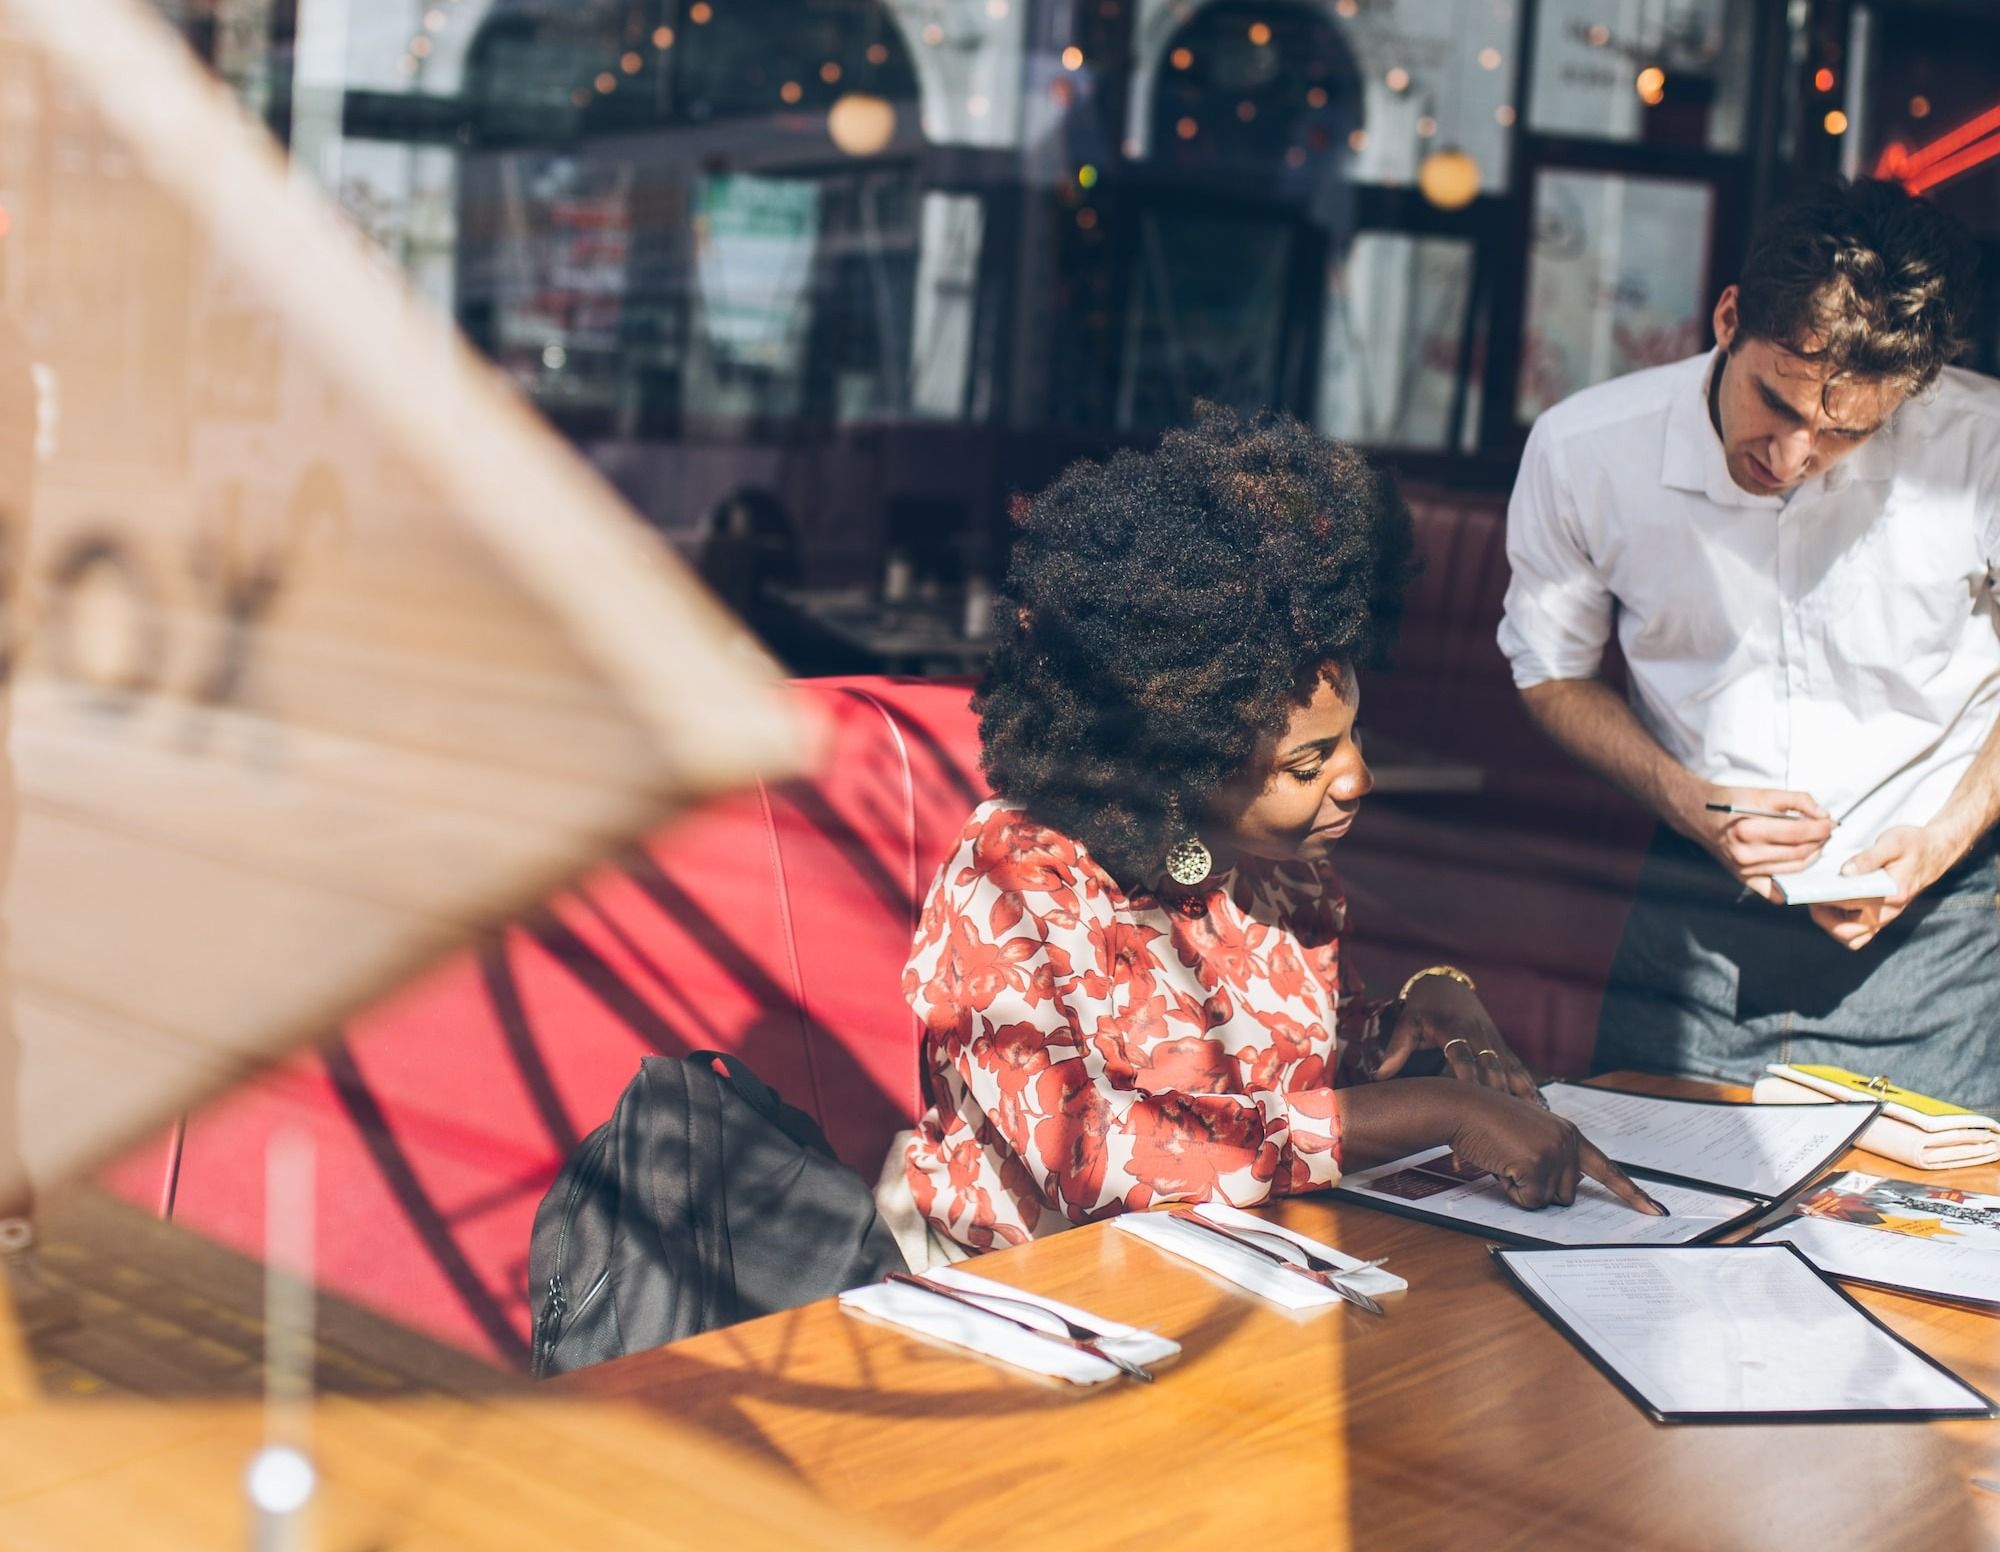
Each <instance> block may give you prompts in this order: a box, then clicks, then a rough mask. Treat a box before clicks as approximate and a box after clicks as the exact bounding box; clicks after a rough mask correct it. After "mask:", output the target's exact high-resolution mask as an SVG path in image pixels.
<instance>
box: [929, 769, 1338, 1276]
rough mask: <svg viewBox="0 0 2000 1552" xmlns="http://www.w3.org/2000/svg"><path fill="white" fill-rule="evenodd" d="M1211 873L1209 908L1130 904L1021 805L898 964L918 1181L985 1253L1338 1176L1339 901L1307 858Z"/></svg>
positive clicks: (944, 879)
mask: <svg viewBox="0 0 2000 1552" xmlns="http://www.w3.org/2000/svg"><path fill="white" fill-rule="evenodd" d="M1212 883H1213V886H1214V887H1213V888H1212V889H1211V890H1210V891H1209V893H1208V894H1207V895H1205V896H1204V897H1203V898H1202V900H1201V901H1200V902H1198V904H1197V906H1196V907H1195V908H1194V909H1193V910H1192V911H1191V912H1189V911H1182V910H1174V911H1169V910H1167V909H1165V908H1164V907H1163V906H1162V905H1161V904H1160V903H1159V902H1157V901H1155V900H1152V899H1151V898H1150V897H1144V896H1141V897H1136V898H1133V899H1128V898H1127V897H1126V896H1125V895H1124V894H1123V893H1122V892H1121V891H1120V890H1119V888H1118V885H1117V884H1116V882H1115V881H1114V880H1112V878H1111V877H1110V876H1109V875H1108V874H1106V873H1105V872H1104V871H1103V869H1102V868H1100V867H1098V866H1097V864H1096V863H1095V862H1093V861H1092V860H1091V858H1090V857H1089V856H1088V854H1087V853H1085V852H1084V851H1083V849H1082V848H1081V847H1079V846H1078V845H1077V844H1076V843H1075V842H1074V841H1072V840H1070V839H1069V838H1068V837H1066V836H1064V835H1062V834H1061V833H1059V832H1057V831H1055V830H1052V829H1050V828H1048V827H1047V826H1045V825H1042V824H1039V823H1037V822H1036V821H1034V820H1033V819H1030V818H1029V817H1028V816H1027V815H1026V814H1024V813H1023V812H1022V811H1021V810H1019V809H1018V808H1016V807H1014V806H1012V805H1010V804H1007V803H1004V802H998V801H996V802H989V803H986V804H983V805H981V807H980V808H979V809H977V810H976V811H975V812H974V814H973V816H972V819H971V820H970V822H969V823H968V824H967V826H966V829H965V832H964V834H963V835H962V836H961V838H960V843H959V846H958V849H957V851H956V852H955V853H954V855H953V856H952V858H951V859H950V860H949V861H948V862H947V863H946V864H945V866H944V869H943V871H942V872H941V873H940V874H939V876H938V879H937V882H936V883H935V884H934V885H933V886H932V889H931V893H930V896H929V898H928V900H927V902H926V904H925V908H924V913H923V917H922V920H921V923H920V925H919V928H918V932H917V937H916V943H915V946H914V948H913V951H912V954H911V959H910V963H909V966H908V968H907V969H906V970H905V972H904V991H905V994H906V996H907V997H908V998H909V1000H910V1003H911V1005H912V1006H913V1007H914V1008H915V1009H916V1010H917V1013H918V1015H919V1016H920V1017H921V1018H922V1020H923V1022H924V1026H925V1031H926V1034H925V1040H924V1053H923V1080H924V1085H925V1097H926V1099H927V1100H928V1102H929V1105H930V1109H929V1111H928V1113H927V1114H926V1115H925V1116H924V1118H923V1120H922V1122H921V1123H920V1124H919V1126H918V1128H917V1131H916V1135H915V1136H914V1137H913V1139H912V1141H911V1144H910V1151H909V1155H908V1168H909V1175H910V1183H911V1187H912V1190H913V1192H914V1194H915V1196H916V1200H917V1205H918V1207H919V1208H920V1210H922V1212H923V1213H924V1215H925V1216H926V1217H927V1218H928V1219H929V1220H930V1222H931V1223H932V1224H933V1225H935V1226H936V1227H937V1228H938V1230H939V1231H940V1232H942V1233H944V1234H946V1235H948V1236H949V1237H950V1238H952V1239H954V1240H956V1241H957V1242H958V1243H960V1244H962V1245H964V1246H966V1247H968V1248H969V1249H973V1250H985V1249H990V1248H992V1247H994V1246H996V1245H1002V1244H1011V1243H1017V1242H1019V1241H1022V1240H1025V1239H1029V1238H1032V1237H1034V1236H1036V1235H1039V1234H1046V1233H1050V1232H1052V1231H1054V1230H1056V1229H1059V1228H1064V1227H1067V1226H1068V1225H1070V1224H1072V1223H1083V1222H1087V1221H1090V1220H1092V1219H1095V1218H1101V1217H1105V1216H1107V1215H1109V1214H1112V1213H1116V1212H1121V1211H1125V1210H1127V1209H1133V1208H1140V1207H1145V1206H1148V1205H1150V1204H1152V1203H1154V1202H1159V1201H1202V1200H1209V1199H1220V1200H1223V1201H1228V1202H1232V1203H1235V1204H1237V1205H1239V1206H1243V1205H1248V1204H1251V1203H1254V1202H1259V1201H1262V1200H1264V1199H1265V1198H1267V1197H1270V1196H1273V1195H1278V1194H1282V1193H1285V1192H1291V1191H1299V1190H1304V1189H1308V1188H1311V1187H1315V1186H1324V1185H1330V1184H1332V1183H1333V1182H1334V1181H1336V1180H1337V1179H1338V1178H1339V1175H1340V1165H1339V1141H1340V1139H1339V1132H1338V1122H1337V1113H1336V1111H1335V1108H1334V1095H1333V1085H1334V1082H1335V1081H1336V1080H1335V1068H1336V1054H1337V1052H1338V1049H1339V1042H1338V1040H1337V1038H1336V1033H1335V1030H1336V1018H1337V1016H1338V1013H1339V1011H1340V1010H1341V1007H1342V999H1341V989H1342V978H1341V977H1342V971H1341V966H1340V962H1339V932H1340V928H1341V926H1342V924H1343V918H1344V914H1345V902H1344V901H1343V900H1342V899H1341V897H1340V894H1339V891H1338V887H1337V886H1336V885H1335V884H1334V882H1333V879H1332V876H1331V875H1330V874H1329V873H1326V872H1325V871H1323V870H1319V869H1313V868H1309V867H1306V866H1305V865H1303V864H1288V865H1265V866H1262V867H1261V868H1257V869H1255V870H1254V871H1253V869H1252V868H1251V867H1250V866H1245V867H1244V868H1241V869H1238V870H1236V871H1235V872H1232V873H1230V874H1225V875H1222V876H1220V877H1219V878H1218V879H1216V880H1213V881H1212ZM1357 1006H1358V1007H1359V1008H1360V1011H1359V1014H1358V1015H1356V1014H1350V1015H1348V1017H1346V1018H1343V1019H1341V1020H1340V1023H1341V1027H1342V1029H1343V1030H1346V1029H1347V1028H1348V1027H1349V1026H1350V1025H1351V1027H1352V1029H1353V1035H1354V1037H1355V1038H1356V1039H1357V1041H1358V1042H1359V1044H1360V1045H1361V1046H1363V1047H1365V1046H1366V1044H1367V1042H1368V1040H1369V1038H1371V1033H1372V1022H1371V1021H1370V1017H1369V1016H1370V1014H1371V1013H1372V1010H1371V1009H1368V1008H1367V1007H1365V1006H1363V1005H1359V1004H1357ZM1364 1065H1366V1064H1365V1063H1364ZM1346 1076H1347V1074H1346V1073H1345V1072H1343V1073H1342V1074H1341V1078H1342V1079H1343V1080H1344V1079H1345V1078H1346Z"/></svg>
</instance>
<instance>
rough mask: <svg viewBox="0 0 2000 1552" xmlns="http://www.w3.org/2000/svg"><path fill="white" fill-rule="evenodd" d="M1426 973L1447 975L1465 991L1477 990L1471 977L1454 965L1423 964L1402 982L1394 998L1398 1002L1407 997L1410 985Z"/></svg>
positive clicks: (1413, 984) (1414, 983)
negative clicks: (1400, 988) (1401, 987)
mask: <svg viewBox="0 0 2000 1552" xmlns="http://www.w3.org/2000/svg"><path fill="white" fill-rule="evenodd" d="M1427 975H1448V976H1450V977H1451V978H1452V979H1453V980H1454V981H1456V982H1458V984H1459V985H1460V986H1463V987H1464V988H1465V989H1466V990H1467V991H1476V990H1478V988H1477V987H1475V986H1474V985H1473V984H1472V977H1471V976H1469V975H1467V974H1466V973H1465V972H1464V971H1463V970H1461V969H1459V968H1458V967H1457V966H1456V965H1425V966H1424V967H1423V969H1421V970H1419V971H1418V972H1417V973H1416V974H1415V975H1413V976H1411V977H1410V978H1409V979H1408V980H1407V981H1405V982H1404V983H1403V989H1402V990H1401V991H1399V992H1398V993H1396V1000H1397V1001H1398V1002H1402V1001H1404V1000H1405V999H1407V998H1408V997H1409V995H1410V988H1411V987H1412V986H1415V985H1416V984H1417V982H1419V981H1421V980H1422V979H1423V978H1424V977H1425V976H1427Z"/></svg>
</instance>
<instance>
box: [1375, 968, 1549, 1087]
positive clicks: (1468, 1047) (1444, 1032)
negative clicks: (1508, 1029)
mask: <svg viewBox="0 0 2000 1552" xmlns="http://www.w3.org/2000/svg"><path fill="white" fill-rule="evenodd" d="M1426 1048H1428V1049H1432V1050H1437V1051H1442V1052H1443V1053H1444V1059H1445V1062H1446V1065H1448V1066H1449V1067H1450V1068H1451V1075H1452V1076H1453V1077H1454V1078H1457V1079H1458V1080H1459V1081H1460V1082H1461V1083H1477V1084H1481V1085H1483V1086H1485V1087H1486V1088H1489V1089H1498V1090H1499V1091H1500V1092H1501V1093H1503V1094H1513V1095H1517V1096H1518V1097H1520V1098H1521V1099H1525V1100H1528V1101H1530V1102H1531V1103H1533V1104H1537V1105H1539V1104H1541V1103H1542V1094H1541V1090H1540V1089H1539V1088H1538V1087H1536V1085H1535V1080H1534V1078H1533V1076H1532V1075H1531V1074H1530V1073H1529V1072H1528V1069H1527V1068H1526V1067H1525V1066H1524V1065H1522V1062H1521V1058H1520V1057H1518V1056H1516V1055H1515V1054H1514V1053H1513V1051H1512V1050H1511V1049H1509V1047H1508V1045H1507V1042H1506V1040H1505V1039H1503V1038H1502V1037H1501V1034H1500V1030H1499V1028H1498V1027H1497V1026H1496V1025H1495V1024H1494V1022H1493V1019H1492V1017H1491V1015H1489V1014H1488V1013H1487V1011H1486V1007H1485V1004H1483V1003H1482V1002H1480V1000H1479V999H1478V997H1476V996H1475V995H1473V991H1472V988H1471V987H1469V986H1465V985H1462V984H1461V983H1459V982H1457V981H1454V980H1453V979H1452V978H1451V977H1450V976H1448V975H1427V976H1424V977H1422V978H1421V979H1419V980H1418V981H1417V983H1416V984H1415V985H1414V986H1412V987H1411V988H1410V995H1409V996H1408V997H1407V998H1405V999H1404V1001H1403V1005H1402V1006H1401V1007H1400V1008H1399V1009H1397V1010H1396V1022H1395V1024H1394V1025H1393V1026H1392V1027H1391V1029H1390V1032H1389V1044H1388V1046H1387V1047H1386V1048H1385V1049H1384V1050H1383V1052H1382V1060H1381V1063H1380V1064H1379V1065H1378V1066H1377V1067H1376V1069H1375V1076H1376V1077H1377V1078H1393V1077H1395V1076H1396V1074H1397V1073H1399V1072H1401V1071H1402V1070H1403V1067H1404V1065H1405V1064H1406V1063H1407V1062H1408V1061H1409V1059H1410V1058H1411V1057H1412V1056H1414V1055H1415V1054H1416V1053H1417V1052H1418V1051H1420V1050H1423V1049H1426Z"/></svg>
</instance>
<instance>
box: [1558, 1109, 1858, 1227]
mask: <svg viewBox="0 0 2000 1552" xmlns="http://www.w3.org/2000/svg"><path fill="white" fill-rule="evenodd" d="M1542 1097H1543V1098H1544V1099H1546V1100H1547V1101H1548V1102H1549V1109H1551V1110H1553V1111H1554V1112H1555V1113H1556V1114H1557V1115H1559V1116H1564V1117H1566V1118H1568V1119H1569V1120H1571V1121H1574V1122H1575V1123H1576V1125H1577V1127H1578V1129H1579V1130H1581V1131H1582V1133H1583V1135H1584V1136H1586V1137H1588V1138H1589V1139H1590V1140H1591V1141H1592V1142H1594V1143H1596V1144H1597V1146H1598V1147H1600V1148H1602V1149H1603V1150H1604V1152H1605V1153H1606V1155H1607V1156H1609V1157H1610V1158H1613V1159H1616V1160H1617V1161H1618V1162H1619V1163H1620V1164H1623V1165H1624V1166H1626V1168H1628V1169H1642V1170H1650V1171H1653V1172H1655V1173H1658V1174H1663V1175H1673V1176H1676V1177H1678V1178H1680V1179H1683V1180H1692V1181H1699V1182H1700V1183H1702V1184H1704V1185H1709V1186H1717V1187H1720V1188H1721V1189H1723V1190H1725V1191H1741V1192H1745V1193H1747V1194H1748V1195H1751V1196H1761V1197H1766V1198H1771V1197H1779V1196H1783V1195H1784V1194H1785V1193H1786V1192H1788V1191H1790V1190H1793V1189H1794V1188H1795V1187H1797V1186H1799V1185H1800V1184H1802V1183H1803V1182H1804V1181H1806V1180H1807V1179H1809V1178H1810V1177H1811V1176H1812V1175H1813V1173H1814V1172H1815V1171H1817V1170H1820V1169H1823V1168H1825V1167H1826V1165H1828V1164H1830V1163H1832V1162H1833V1160H1834V1159H1835V1158H1837V1157H1838V1156H1839V1155H1840V1154H1841V1153H1842V1152H1844V1151H1845V1150H1846V1149H1847V1148H1848V1147H1849V1146H1850V1145H1851V1144H1852V1143H1853V1141H1854V1139H1855V1137H1856V1136H1858V1135H1859V1134H1860V1132H1861V1129H1862V1128H1863V1127H1865V1126H1866V1125H1867V1124H1868V1123H1869V1121H1870V1120H1872V1119H1873V1118H1874V1116H1875V1113H1876V1111H1877V1110H1878V1109H1879V1108H1880V1107H1879V1106H1877V1105H1875V1104H1874V1103H1873V1102H1872V1101H1866V1100H1863V1101H1856V1102H1852V1103H1846V1102H1835V1103H1832V1104H1826V1105H1732V1104H1717V1103H1715V1102H1713V1101H1707V1100H1690V1099H1662V1098H1659V1097H1657V1096H1655V1095H1651V1094H1625V1093H1621V1092H1619V1091H1618V1090H1616V1089H1597V1088H1586V1087H1584V1086H1583V1085H1581V1084H1576V1083H1545V1084H1543V1085H1542ZM1655 1194H1656V1195H1657V1194H1658V1193H1655ZM1669 1205H1671V1204H1669Z"/></svg>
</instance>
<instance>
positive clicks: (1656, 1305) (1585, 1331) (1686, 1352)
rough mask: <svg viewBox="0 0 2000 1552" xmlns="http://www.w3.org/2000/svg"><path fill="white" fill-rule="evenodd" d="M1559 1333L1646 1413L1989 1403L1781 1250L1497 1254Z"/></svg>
mask: <svg viewBox="0 0 2000 1552" xmlns="http://www.w3.org/2000/svg"><path fill="white" fill-rule="evenodd" d="M1495 1256H1496V1258H1497V1259H1498V1260H1499V1261H1500V1262H1501V1263H1502V1264H1503V1265H1504V1266H1505V1267H1506V1269H1507V1271H1508V1272H1509V1273H1511V1274H1512V1275H1513V1277H1514V1278H1515V1279H1516V1280H1517V1281H1518V1282H1519V1283H1520V1285H1521V1287H1522V1288H1523V1289H1524V1290H1525V1291H1526V1292H1527V1293H1528V1295H1529V1296H1530V1298H1532V1299H1533V1300H1534V1301H1535V1302H1536V1303H1537V1304H1538V1305H1539V1306H1540V1307H1541V1308H1542V1310H1543V1312H1544V1313H1545V1314H1547V1315H1548V1316H1549V1317H1550V1318H1551V1319H1553V1320H1554V1321H1555V1322H1556V1324H1557V1325H1559V1326H1561V1327H1563V1328H1564V1329H1566V1330H1567V1331H1568V1333H1569V1334H1570V1335H1571V1336H1572V1337H1573V1338H1574V1339H1575V1340H1576V1342H1577V1343H1578V1345H1580V1346H1581V1347H1582V1348H1583V1349H1584V1350H1585V1351H1586V1352H1588V1353H1589V1354H1590V1355H1591V1356H1592V1357H1593V1358H1595V1359H1596V1360H1597V1362H1598V1363H1599V1364H1600V1365H1601V1366H1602V1367H1604V1368H1605V1369H1606V1370H1608V1371H1609V1372H1610V1373H1611V1374H1612V1375H1613V1376H1615V1377H1616V1378H1617V1380H1618V1381H1619V1382H1620V1383H1621V1384H1622V1385H1624V1386H1625V1387H1626V1388H1627V1389H1628V1390H1630V1391H1631V1392H1632V1393H1633V1394H1635V1395H1636V1396H1638V1397H1639V1399H1640V1401H1641V1403H1642V1404H1643V1405H1644V1406H1646V1407H1647V1408H1648V1409H1649V1410H1650V1411H1652V1412H1653V1413H1654V1415H1656V1416H1658V1417H1660V1418H1661V1419H1663V1420H1666V1421H1673V1420H1676V1419H1693V1418H1715V1417H1725V1416H1732V1415H1735V1416H1746V1415H1747V1416H1771V1417H1783V1416H1796V1417H1832V1416H1876V1417H1883V1416H1890V1415H1894V1414H1898V1413H1908V1414H1914V1415H1922V1416H1937V1415H1947V1416H1972V1417H1983V1416H1988V1415H1990V1414H1991V1411H1992V1408H1991V1405H1990V1403H1989V1402H1988V1401H1987V1400H1986V1398H1985V1397H1984V1396H1982V1395H1980V1394H1979V1392H1978V1391H1976V1390H1974V1389H1972V1387H1971V1386H1969V1385H1967V1384H1965V1383H1964V1382H1963V1381H1962V1380H1960V1379H1958V1378H1957V1377H1956V1376H1955V1375H1953V1374H1950V1373H1948V1372H1947V1371H1945V1370H1944V1369H1941V1368H1939V1367H1937V1366H1936V1365H1935V1364H1933V1363H1931V1362H1930V1360H1928V1359H1927V1358H1925V1357H1924V1356H1923V1355H1922V1354H1921V1353H1918V1352H1917V1351H1915V1350H1914V1349H1912V1348H1910V1347H1909V1346H1907V1345H1905V1344H1904V1343H1903V1342H1902V1341H1900V1340H1899V1339H1898V1338H1896V1337H1895V1336H1894V1335H1892V1334H1891V1333H1890V1332H1889V1331H1887V1330H1886V1329H1884V1328H1883V1327H1881V1326H1879V1325H1877V1324H1876V1323H1875V1322H1874V1321H1873V1320H1871V1319H1869V1318H1868V1316H1866V1315H1865V1314H1863V1313H1862V1312H1861V1311H1860V1309H1858V1308H1857V1307H1856V1306H1855V1305H1854V1304H1852V1303H1851V1302H1849V1301H1848V1300H1847V1299H1846V1298H1844V1297H1843V1296H1842V1295H1841V1294H1840V1293H1839V1292H1838V1291H1837V1290H1836V1289H1835V1288H1833V1287H1832V1286H1831V1285H1830V1284H1829V1283H1827V1282H1826V1281H1825V1280H1824V1279H1822V1278H1821V1277H1820V1276H1819V1275H1818V1274H1817V1273H1816V1272H1814V1271H1813V1269H1812V1268H1811V1267H1810V1266H1809V1265H1807V1263H1806V1262H1805V1260H1804V1259H1803V1258H1802V1257H1800V1256H1798V1255H1796V1254H1794V1253H1793V1252H1792V1251H1791V1250H1789V1249H1787V1248H1786V1247H1785V1246H1783V1245H1728V1246H1701V1247H1696V1248H1680V1249H1673V1248H1633V1247H1630V1246H1622V1247H1621V1246H1613V1247H1603V1248H1598V1249H1590V1250H1502V1251H1496V1252H1495Z"/></svg>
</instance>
